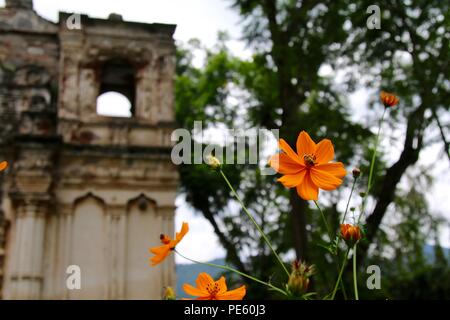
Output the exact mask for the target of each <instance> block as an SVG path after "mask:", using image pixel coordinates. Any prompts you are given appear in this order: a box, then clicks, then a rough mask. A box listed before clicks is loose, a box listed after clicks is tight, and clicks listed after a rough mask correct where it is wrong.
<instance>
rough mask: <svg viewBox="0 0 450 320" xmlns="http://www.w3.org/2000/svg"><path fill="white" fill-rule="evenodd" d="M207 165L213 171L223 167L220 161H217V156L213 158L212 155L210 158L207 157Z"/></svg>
mask: <svg viewBox="0 0 450 320" xmlns="http://www.w3.org/2000/svg"><path fill="white" fill-rule="evenodd" d="M206 163H207V164H208V165H209V166H210V167H211V168H213V169H218V168H220V166H221V165H222V164H221V163H220V160H219V159H217V158H216V157H215V156H213V155H212V154H210V155H209V156H207V157H206Z"/></svg>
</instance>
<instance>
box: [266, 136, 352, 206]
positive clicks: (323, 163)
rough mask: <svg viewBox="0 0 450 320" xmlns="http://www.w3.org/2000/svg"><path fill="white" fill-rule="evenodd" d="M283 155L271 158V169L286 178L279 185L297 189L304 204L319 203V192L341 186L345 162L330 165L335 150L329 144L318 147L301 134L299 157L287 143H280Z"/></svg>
mask: <svg viewBox="0 0 450 320" xmlns="http://www.w3.org/2000/svg"><path fill="white" fill-rule="evenodd" d="M279 145H280V149H281V150H283V151H284V152H283V153H279V154H276V155H274V156H272V158H271V159H270V161H269V164H270V166H271V167H272V168H273V169H275V171H277V172H278V173H281V174H283V175H284V176H282V177H281V178H280V179H278V181H279V182H281V183H282V184H283V185H284V186H285V187H286V188H297V193H298V195H299V196H300V197H301V198H302V199H304V200H317V199H318V196H319V188H320V189H323V190H334V189H336V188H337V187H339V186H340V185H341V184H342V178H343V177H344V176H345V175H346V173H347V172H346V171H345V168H344V165H343V164H342V162H330V161H331V160H332V159H333V158H334V147H333V144H332V143H331V141H330V140H328V139H323V140H322V141H320V142H319V143H318V144H316V143H315V142H314V141H312V139H311V137H310V136H309V135H308V134H307V133H306V132H305V131H302V132H300V134H299V135H298V138H297V153H295V152H294V150H292V149H291V147H290V146H289V145H288V144H287V142H286V141H284V140H283V139H280V141H279Z"/></svg>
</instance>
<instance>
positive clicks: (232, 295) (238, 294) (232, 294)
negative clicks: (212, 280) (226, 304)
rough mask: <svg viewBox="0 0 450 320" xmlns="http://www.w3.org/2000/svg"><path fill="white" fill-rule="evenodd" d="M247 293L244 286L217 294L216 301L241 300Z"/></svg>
mask: <svg viewBox="0 0 450 320" xmlns="http://www.w3.org/2000/svg"><path fill="white" fill-rule="evenodd" d="M246 293H247V290H246V289H245V286H242V287H239V288H237V289H234V290H230V291H227V292H224V293H221V294H217V295H216V298H217V300H242V299H243V298H244V296H245V294H246Z"/></svg>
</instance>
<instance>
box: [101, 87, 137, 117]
mask: <svg viewBox="0 0 450 320" xmlns="http://www.w3.org/2000/svg"><path fill="white" fill-rule="evenodd" d="M97 114H98V115H100V116H107V117H126V118H131V117H132V116H133V114H132V112H131V102H130V100H128V98H127V97H125V96H124V95H123V94H121V93H119V92H115V91H109V92H105V93H103V94H101V95H99V96H98V98H97Z"/></svg>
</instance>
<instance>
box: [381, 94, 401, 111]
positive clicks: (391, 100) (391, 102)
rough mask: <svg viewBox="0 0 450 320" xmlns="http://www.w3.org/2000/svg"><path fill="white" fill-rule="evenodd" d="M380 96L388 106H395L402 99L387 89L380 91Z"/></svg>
mask: <svg viewBox="0 0 450 320" xmlns="http://www.w3.org/2000/svg"><path fill="white" fill-rule="evenodd" d="M380 98H381V102H383V104H384V106H385V107H386V108H388V107H393V106H395V105H396V104H397V103H398V102H399V101H400V99H399V98H398V97H397V96H396V95H394V94H392V93H389V92H386V91H381V92H380Z"/></svg>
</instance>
